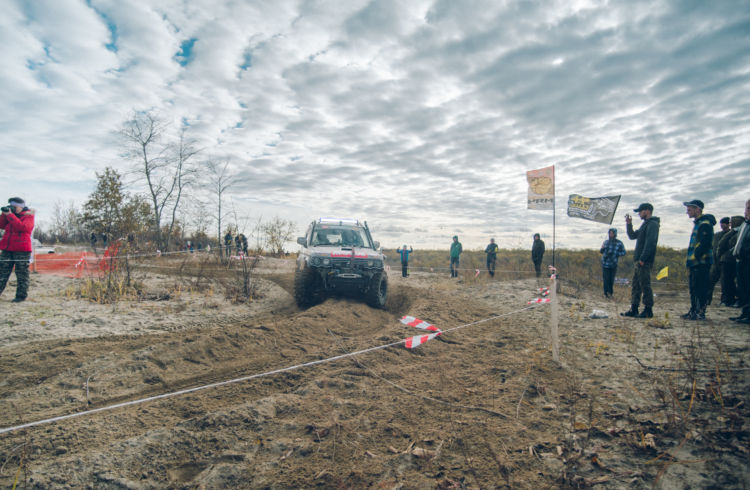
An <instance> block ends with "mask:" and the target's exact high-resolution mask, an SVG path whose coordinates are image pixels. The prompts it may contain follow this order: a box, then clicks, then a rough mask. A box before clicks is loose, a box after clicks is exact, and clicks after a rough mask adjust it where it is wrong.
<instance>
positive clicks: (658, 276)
mask: <svg viewBox="0 0 750 490" xmlns="http://www.w3.org/2000/svg"><path fill="white" fill-rule="evenodd" d="M667 276H669V267H665V268H663V269H662V270H660V271H659V273H658V274H656V280H657V281H659V280H661V279H663V278H665V277H667Z"/></svg>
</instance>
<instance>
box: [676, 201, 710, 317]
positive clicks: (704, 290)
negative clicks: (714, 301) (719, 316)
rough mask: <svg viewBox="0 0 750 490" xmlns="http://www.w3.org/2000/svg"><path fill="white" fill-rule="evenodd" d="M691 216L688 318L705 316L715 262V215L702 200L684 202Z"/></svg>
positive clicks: (688, 258) (688, 262) (687, 263)
mask: <svg viewBox="0 0 750 490" xmlns="http://www.w3.org/2000/svg"><path fill="white" fill-rule="evenodd" d="M682 204H684V205H685V206H686V208H687V211H686V212H687V215H688V217H690V218H692V219H693V232H692V233H691V234H690V243H689V244H688V249H687V260H686V261H685V263H686V265H687V268H688V278H689V280H690V311H688V312H687V313H685V314H684V315H682V318H685V319H686V320H705V319H706V306H707V305H708V289H709V288H710V287H711V275H710V273H711V265H712V264H713V263H714V255H713V241H714V225H715V224H716V218H714V216H713V215H712V214H703V201H701V200H699V199H693V200H692V201H686V202H683V203H682Z"/></svg>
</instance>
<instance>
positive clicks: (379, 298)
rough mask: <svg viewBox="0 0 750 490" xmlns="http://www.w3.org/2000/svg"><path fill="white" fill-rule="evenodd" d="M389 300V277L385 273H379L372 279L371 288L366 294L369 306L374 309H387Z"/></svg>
mask: <svg viewBox="0 0 750 490" xmlns="http://www.w3.org/2000/svg"><path fill="white" fill-rule="evenodd" d="M387 299H388V277H387V276H386V275H385V272H378V273H377V274H375V275H374V276H372V279H370V287H369V288H368V289H367V293H366V294H365V300H366V301H367V304H368V305H370V306H372V307H373V308H380V309H383V308H385V302H386V300H387Z"/></svg>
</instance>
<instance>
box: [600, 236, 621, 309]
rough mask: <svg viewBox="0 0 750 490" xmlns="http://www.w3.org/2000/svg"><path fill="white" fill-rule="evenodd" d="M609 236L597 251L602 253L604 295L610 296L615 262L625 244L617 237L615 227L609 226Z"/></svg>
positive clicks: (613, 281)
mask: <svg viewBox="0 0 750 490" xmlns="http://www.w3.org/2000/svg"><path fill="white" fill-rule="evenodd" d="M608 235H609V237H608V238H607V239H606V240H604V243H602V248H600V249H599V253H600V254H602V282H603V283H604V297H605V298H611V297H612V293H613V292H614V290H613V289H612V286H613V285H614V283H615V273H617V262H618V261H619V260H620V257H622V256H623V255H625V245H623V244H622V242H621V241H620V240H618V239H617V228H610V229H609V232H608Z"/></svg>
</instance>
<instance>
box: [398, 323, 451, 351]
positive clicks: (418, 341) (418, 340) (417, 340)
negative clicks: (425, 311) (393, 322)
mask: <svg viewBox="0 0 750 490" xmlns="http://www.w3.org/2000/svg"><path fill="white" fill-rule="evenodd" d="M401 323H403V324H404V325H409V326H410V327H414V328H419V329H421V330H428V331H430V332H435V333H431V334H427V335H415V336H413V337H409V338H408V339H404V345H406V348H407V349H413V348H415V347H418V346H420V345H422V344H424V343H425V342H427V341H428V340H432V339H434V338H435V337H437V336H438V335H440V334H441V333H443V332H442V331H441V330H440V329H439V328H437V327H436V326H435V325H433V324H431V323H428V322H426V321H424V320H420V319H419V318H416V317H413V316H409V315H405V316H404V317H403V318H401Z"/></svg>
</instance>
